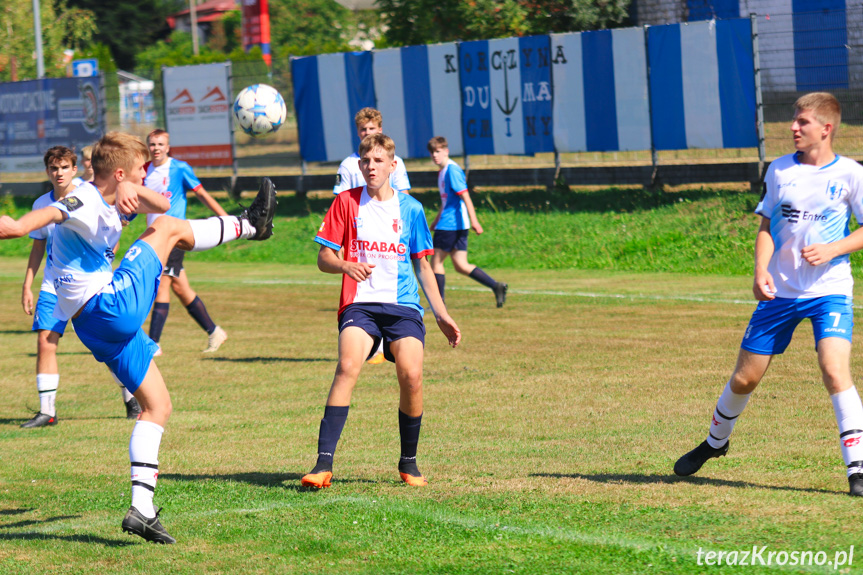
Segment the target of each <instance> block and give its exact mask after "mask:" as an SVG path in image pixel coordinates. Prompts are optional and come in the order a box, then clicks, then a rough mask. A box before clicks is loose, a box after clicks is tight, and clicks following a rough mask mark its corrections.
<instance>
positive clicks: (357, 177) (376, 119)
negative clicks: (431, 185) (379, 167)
mask: <svg viewBox="0 0 863 575" xmlns="http://www.w3.org/2000/svg"><path fill="white" fill-rule="evenodd" d="M354 123H356V125H357V135H358V136H359V137H360V141H362V140H363V139H364V138H365V137H366V136H371V135H372V134H380V133H383V123H384V119H383V116H382V115H381V113H380V112H379V111H377V110H375V109H374V108H363V109H362V110H360V111H359V112H357V113H356V115H355V116H354ZM395 161H396V169H395V170H393V173H392V175H391V176H390V186H391V187H392V189H394V190H395V191H397V192H404V193H408V192H410V189H411V182H410V180H409V179H408V172H407V169H406V168H405V162H404V160H402V159H401V158H400V157H398V156H395ZM365 185H366V181H365V180H364V179H363V172H362V170H360V155H359V154H358V153H356V152H354V153H353V154H351V155H350V156H348V157H347V158H345V159H344V160H342V163H341V164H339V171H338V173H337V174H336V185H335V186H333V194H340V193H342V192H345V191H347V190H352V189H354V188H360V187H362V186H365Z"/></svg>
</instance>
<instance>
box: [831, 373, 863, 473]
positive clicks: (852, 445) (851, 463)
mask: <svg viewBox="0 0 863 575" xmlns="http://www.w3.org/2000/svg"><path fill="white" fill-rule="evenodd" d="M830 400H831V401H832V402H833V413H835V414H836V425H838V426H839V447H840V448H841V449H842V459H844V460H845V465H846V466H847V467H848V475H851V474H852V473H863V403H861V402H860V394H859V393H857V388H856V387H854V386H851V387H850V388H849V389H846V390H845V391H840V392H839V393H834V394H833V395H831V396H830Z"/></svg>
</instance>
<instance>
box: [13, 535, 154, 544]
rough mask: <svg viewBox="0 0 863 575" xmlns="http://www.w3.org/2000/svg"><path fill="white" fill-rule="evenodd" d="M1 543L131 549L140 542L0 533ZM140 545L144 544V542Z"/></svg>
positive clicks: (94, 537) (82, 536) (93, 537)
mask: <svg viewBox="0 0 863 575" xmlns="http://www.w3.org/2000/svg"><path fill="white" fill-rule="evenodd" d="M0 541H67V542H69V543H96V544H98V545H102V546H104V547H130V546H132V545H138V543H139V542H138V541H120V540H118V539H106V538H104V537H99V536H96V535H56V534H53V533H34V532H25V533H0ZM140 543H144V541H143V540H141V541H140Z"/></svg>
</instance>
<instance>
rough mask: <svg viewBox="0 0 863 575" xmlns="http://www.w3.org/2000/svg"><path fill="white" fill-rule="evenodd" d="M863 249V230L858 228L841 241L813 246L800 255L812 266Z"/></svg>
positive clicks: (802, 251) (806, 248) (807, 247)
mask: <svg viewBox="0 0 863 575" xmlns="http://www.w3.org/2000/svg"><path fill="white" fill-rule="evenodd" d="M861 249H863V228H857V229H856V230H854V231H853V232H851V233H850V234H848V235H847V236H845V237H844V238H842V239H841V240H838V241H835V242H832V243H829V244H812V245H808V246H806V247H805V248H803V249H802V250H801V251H800V253H801V255H802V256H803V259H805V260H806V262H807V263H808V264H809V265H811V266H820V265H822V264H826V263H830V262H831V261H833V259H834V258H838V257H839V256H844V255H845V254H850V253H853V252H857V251H860V250H861Z"/></svg>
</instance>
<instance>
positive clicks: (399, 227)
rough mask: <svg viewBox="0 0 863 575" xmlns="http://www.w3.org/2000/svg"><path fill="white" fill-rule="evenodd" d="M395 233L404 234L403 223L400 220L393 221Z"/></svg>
mask: <svg viewBox="0 0 863 575" xmlns="http://www.w3.org/2000/svg"><path fill="white" fill-rule="evenodd" d="M393 231H394V232H395V233H397V234H401V233H402V221H401V220H400V219H398V218H396V219H394V220H393Z"/></svg>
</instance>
